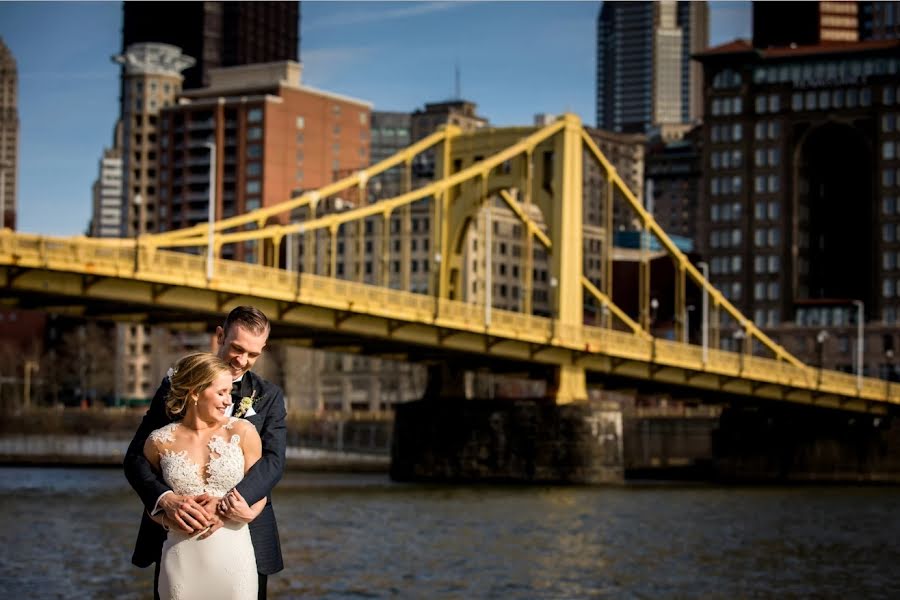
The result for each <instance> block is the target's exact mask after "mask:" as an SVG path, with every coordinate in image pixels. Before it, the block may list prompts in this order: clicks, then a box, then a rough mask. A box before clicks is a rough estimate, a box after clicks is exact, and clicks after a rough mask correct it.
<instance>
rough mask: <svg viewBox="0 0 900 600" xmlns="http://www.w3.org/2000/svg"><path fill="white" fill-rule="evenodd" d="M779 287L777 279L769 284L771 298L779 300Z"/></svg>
mask: <svg viewBox="0 0 900 600" xmlns="http://www.w3.org/2000/svg"><path fill="white" fill-rule="evenodd" d="M779 287H780V286H779V285H778V282H777V281H773V282H772V283H770V284H769V300H778V295H779V293H780V290H779Z"/></svg>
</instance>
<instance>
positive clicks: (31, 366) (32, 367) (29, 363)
mask: <svg viewBox="0 0 900 600" xmlns="http://www.w3.org/2000/svg"><path fill="white" fill-rule="evenodd" d="M23 370H24V375H25V377H24V381H23V382H22V383H23V387H24V388H25V389H24V390H23V392H24V396H25V398H24V400H25V410H28V409H30V408H31V375H32V374H33V373H36V372H37V371H39V370H40V366H39V364H38V361H36V360H26V361H25V366H24V369H23Z"/></svg>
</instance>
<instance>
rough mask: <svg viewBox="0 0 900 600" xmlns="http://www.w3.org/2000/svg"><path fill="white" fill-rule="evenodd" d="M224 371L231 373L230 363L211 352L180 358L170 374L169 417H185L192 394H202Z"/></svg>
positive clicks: (167, 403) (167, 401)
mask: <svg viewBox="0 0 900 600" xmlns="http://www.w3.org/2000/svg"><path fill="white" fill-rule="evenodd" d="M224 372H228V373H231V369H230V368H229V367H228V363H226V362H225V361H224V360H222V359H221V358H219V357H218V356H216V355H215V354H210V353H209V352H195V353H193V354H188V355H187V356H183V357H182V358H180V359H179V360H178V362H177V363H175V366H174V367H173V368H172V373H171V374H170V375H169V394H168V395H167V396H166V414H167V415H168V416H169V418H170V419H180V418H182V417H184V413H185V412H186V411H187V403H188V400H189V399H190V396H191V394H194V393H196V394H200V393H201V392H203V390H205V389H206V388H208V387H209V386H210V384H212V382H213V380H214V379H215V378H216V377H218V376H219V375H221V374H222V373H224Z"/></svg>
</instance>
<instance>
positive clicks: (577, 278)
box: [432, 114, 587, 404]
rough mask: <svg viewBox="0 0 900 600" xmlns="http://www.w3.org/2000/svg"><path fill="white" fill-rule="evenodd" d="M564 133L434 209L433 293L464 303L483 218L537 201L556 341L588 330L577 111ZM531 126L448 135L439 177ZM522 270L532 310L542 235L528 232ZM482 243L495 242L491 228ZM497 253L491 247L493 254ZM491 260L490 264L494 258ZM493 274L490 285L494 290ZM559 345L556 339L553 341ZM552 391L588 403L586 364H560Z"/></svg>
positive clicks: (467, 184) (444, 197)
mask: <svg viewBox="0 0 900 600" xmlns="http://www.w3.org/2000/svg"><path fill="white" fill-rule="evenodd" d="M560 119H561V121H563V126H562V129H561V131H560V132H559V133H558V134H557V135H554V136H552V137H550V138H549V139H548V140H546V141H545V142H543V143H542V144H540V145H538V146H536V147H535V148H533V149H532V150H530V151H527V152H524V153H521V154H518V155H516V156H514V157H512V158H510V159H509V160H508V161H506V162H504V163H502V164H501V165H500V166H499V167H496V168H492V169H491V168H485V170H484V171H483V172H482V173H481V175H480V177H478V178H476V179H474V180H468V181H463V182H461V183H460V184H459V185H456V186H453V187H448V188H447V189H446V190H445V191H443V192H442V193H440V194H439V195H438V196H437V200H436V202H435V206H434V211H433V219H432V222H433V226H432V239H433V240H436V242H435V249H436V251H437V253H438V256H440V257H441V258H442V259H441V260H439V261H438V264H439V269H438V277H437V289H435V290H433V293H434V294H435V295H436V296H437V297H438V298H441V299H445V300H461V299H463V290H462V282H463V270H464V265H463V260H464V240H465V236H466V234H467V232H468V230H469V228H470V227H472V226H474V224H475V223H476V222H477V220H478V216H479V213H482V212H483V211H487V212H488V213H489V212H490V210H491V205H492V203H493V202H494V199H495V198H497V197H498V196H501V197H503V199H504V200H505V201H507V202H508V203H509V204H510V205H515V204H518V205H520V206H521V207H522V210H523V212H524V213H525V214H527V213H528V208H529V207H530V206H531V205H532V204H533V205H535V206H536V207H537V208H538V209H539V210H540V212H541V213H542V215H543V218H544V222H545V224H546V226H547V229H548V231H549V239H547V236H540V239H541V242H542V243H544V244H545V245H547V246H548V248H547V250H548V252H549V255H550V283H551V284H550V290H549V293H550V295H551V297H550V307H551V308H550V311H551V318H552V319H553V321H554V329H553V337H554V338H557V337H559V336H560V335H561V332H565V331H566V330H569V329H577V328H580V327H581V326H582V319H583V308H584V302H583V296H584V291H583V287H582V285H583V284H582V266H583V260H582V215H583V210H582V154H583V149H582V133H581V131H582V129H581V121H580V119H579V118H578V117H577V116H576V115H573V114H566V115H564V116H562V117H561V118H560ZM531 132H533V129H531V128H510V129H503V130H495V129H488V130H485V131H476V132H472V133H469V134H467V135H466V136H465V137H458V135H457V131H456V130H455V128H453V129H450V130H448V131H447V133H448V136H447V138H446V141H445V142H444V144H443V153H442V157H441V160H438V161H436V165H437V166H436V179H444V178H448V177H452V175H453V174H454V173H458V172H459V171H461V170H462V169H465V168H467V167H470V166H474V165H477V164H478V163H479V162H481V161H482V160H483V159H484V158H485V157H487V156H491V155H494V154H497V153H499V152H502V151H503V150H504V149H506V148H509V147H511V146H514V145H515V144H516V143H517V142H518V141H520V140H521V138H522V137H524V135H526V134H527V133H531ZM525 230H526V233H525V238H526V239H525V243H524V259H525V264H524V267H523V272H524V275H525V281H526V283H525V286H524V289H525V292H524V307H523V308H524V312H526V313H530V312H531V286H532V281H531V279H532V271H533V252H532V250H533V247H534V241H535V238H536V237H538V235H537V234H538V232H536V231H534V230H533V228H531V227H526V228H525ZM481 243H485V244H490V243H491V242H490V231H487V232H485V235H484V236H483V237H482V239H481ZM486 252H487V255H488V256H490V255H491V248H488V249H487V251H486ZM488 260H490V259H488ZM490 274H491V269H490V268H487V269H486V273H485V282H484V285H486V286H487V287H488V288H490V286H491V279H490ZM490 322H491V307H490V293H488V294H486V295H485V324H486V325H490ZM551 342H552V340H551ZM554 370H555V374H554V375H555V376H554V378H553V381H551V382H548V383H549V385H548V391H549V393H550V395H551V396H552V397H553V398H554V399H555V400H556V402H557V403H560V404H567V403H570V402H574V401H579V400H586V399H587V389H586V386H585V372H584V368H583V367H579V366H574V365H563V366H558V367H554Z"/></svg>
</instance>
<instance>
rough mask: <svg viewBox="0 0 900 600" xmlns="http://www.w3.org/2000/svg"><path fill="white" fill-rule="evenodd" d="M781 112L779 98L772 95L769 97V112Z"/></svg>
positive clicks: (776, 95)
mask: <svg viewBox="0 0 900 600" xmlns="http://www.w3.org/2000/svg"><path fill="white" fill-rule="evenodd" d="M780 110H781V96H779V95H778V94H772V95H770V96H769V112H778V111H780Z"/></svg>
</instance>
